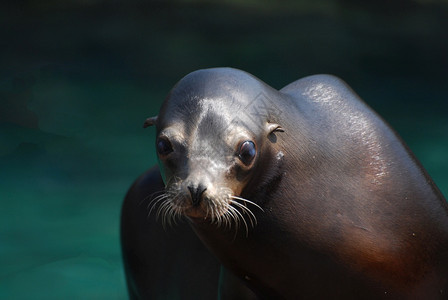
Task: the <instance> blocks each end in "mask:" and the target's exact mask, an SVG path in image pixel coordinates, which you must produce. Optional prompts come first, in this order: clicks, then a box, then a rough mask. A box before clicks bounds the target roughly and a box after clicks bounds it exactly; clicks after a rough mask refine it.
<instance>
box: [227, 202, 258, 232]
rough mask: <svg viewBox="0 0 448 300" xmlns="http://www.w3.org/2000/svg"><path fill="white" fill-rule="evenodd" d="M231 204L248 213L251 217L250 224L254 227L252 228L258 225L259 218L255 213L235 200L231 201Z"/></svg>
mask: <svg viewBox="0 0 448 300" xmlns="http://www.w3.org/2000/svg"><path fill="white" fill-rule="evenodd" d="M231 203H232V204H234V205H236V206H238V207H240V208H241V210H242V211H243V213H247V214H248V215H249V220H250V224H251V225H252V227H255V225H256V224H257V217H255V215H254V213H253V212H252V211H251V210H250V209H249V208H247V207H246V206H244V205H242V204H241V203H238V202H236V201H233V200H231Z"/></svg>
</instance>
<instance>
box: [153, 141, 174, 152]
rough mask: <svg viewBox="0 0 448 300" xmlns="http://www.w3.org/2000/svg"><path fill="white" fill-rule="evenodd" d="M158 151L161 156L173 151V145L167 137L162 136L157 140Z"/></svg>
mask: <svg viewBox="0 0 448 300" xmlns="http://www.w3.org/2000/svg"><path fill="white" fill-rule="evenodd" d="M156 147H157V153H159V155H161V156H165V155H168V154H170V153H171V152H173V146H172V145H171V142H170V141H169V140H168V139H167V138H166V137H160V138H159V139H158V140H157V146H156Z"/></svg>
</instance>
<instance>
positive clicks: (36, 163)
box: [0, 0, 448, 299]
mask: <svg viewBox="0 0 448 300" xmlns="http://www.w3.org/2000/svg"><path fill="white" fill-rule="evenodd" d="M273 3H274V2H268V1H264V2H262V3H260V4H257V3H256V2H252V1H251V2H247V3H246V4H239V3H238V1H229V2H228V4H225V5H220V6H216V5H213V4H210V3H209V2H207V1H200V2H199V1H176V2H157V1H154V2H150V1H149V2H143V1H127V2H125V1H109V2H107V1H76V0H72V1H67V2H66V3H65V4H63V5H62V4H60V3H57V2H56V1H40V2H38V3H33V2H32V1H21V2H17V3H16V2H11V3H8V2H2V4H0V25H1V27H0V28H2V30H1V31H0V37H2V38H1V39H0V41H1V42H0V67H1V68H0V101H1V102H0V104H1V106H0V299H125V298H126V297H127V295H126V290H125V282H124V275H123V270H122V265H121V257H120V248H119V234H118V228H119V214H120V205H121V201H122V199H123V196H124V195H125V193H126V190H127V188H128V187H129V185H130V184H131V182H132V181H133V179H134V178H135V177H136V176H137V175H138V174H140V173H141V172H143V171H144V170H145V169H146V168H147V167H149V166H151V165H153V164H155V156H154V151H153V138H154V132H153V130H152V129H151V128H149V129H147V130H143V129H142V124H143V121H144V120H145V118H146V117H148V116H151V115H155V114H156V113H157V111H158V107H159V105H160V103H161V102H162V101H163V98H164V97H165V95H166V94H167V92H168V91H169V89H170V88H171V87H172V85H173V84H174V83H175V82H176V81H177V80H179V79H180V78H181V77H182V76H184V75H186V74H187V73H189V72H191V71H193V70H196V69H199V68H205V67H214V66H233V67H237V68H241V69H243V70H246V71H249V72H251V73H253V74H254V75H256V76H258V77H260V78H261V79H262V80H264V81H265V82H267V83H269V84H271V85H272V86H274V87H276V88H281V87H282V86H284V85H286V84H288V83H290V82H291V81H293V80H296V79H298V78H300V77H303V76H306V75H311V74H316V73H332V74H336V75H338V76H340V77H342V78H343V79H345V80H346V81H347V82H348V83H349V84H350V85H351V86H352V87H353V88H354V89H355V90H356V91H357V92H358V93H359V94H360V95H361V97H362V98H364V99H365V100H366V101H367V102H368V103H369V104H370V105H371V106H372V107H374V108H375V109H376V110H377V111H378V112H379V113H380V114H381V115H382V116H383V117H384V118H385V119H386V120H387V121H388V122H389V123H391V124H392V125H393V127H394V128H395V129H396V130H397V131H398V132H399V133H400V135H402V137H403V138H404V140H405V141H406V142H407V143H408V144H409V146H410V147H411V149H412V150H413V151H414V152H415V154H416V155H417V157H418V158H419V159H420V160H421V162H422V163H423V165H424V166H425V168H426V169H427V170H428V172H429V173H430V174H431V176H432V177H433V179H434V180H435V182H436V183H437V184H438V186H439V188H440V189H441V190H442V192H443V193H444V194H445V195H447V194H448V175H447V171H448V155H447V154H448V97H447V96H446V95H447V94H448V58H447V54H448V32H447V31H446V28H448V17H447V16H448V14H447V12H448V9H447V6H446V5H443V4H437V2H431V3H433V4H424V2H411V1H401V2H400V5H398V4H395V5H389V4H388V3H386V2H384V3H383V2H378V3H377V2H375V4H373V5H368V3H370V2H368V1H367V2H365V3H367V4H366V5H367V6H366V7H359V6H356V5H355V3H354V2H350V1H330V0H328V1H323V0H320V1H317V2H313V3H314V4H312V5H311V4H307V3H306V2H294V3H295V5H292V4H291V3H290V2H288V1H286V2H282V3H281V4H278V5H274V4H273ZM372 3H373V2H372ZM397 3H398V2H397Z"/></svg>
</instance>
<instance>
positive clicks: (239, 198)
mask: <svg viewBox="0 0 448 300" xmlns="http://www.w3.org/2000/svg"><path fill="white" fill-rule="evenodd" d="M230 197H231V198H232V199H237V200H241V201H243V202H246V203H249V204H252V205H254V206H255V207H258V208H259V209H261V211H263V212H264V209H263V208H261V206H260V205H258V204H257V203H255V202H253V201H250V200H247V199H244V198H241V197H237V196H230Z"/></svg>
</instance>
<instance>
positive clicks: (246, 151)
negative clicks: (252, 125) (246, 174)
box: [238, 141, 257, 166]
mask: <svg viewBox="0 0 448 300" xmlns="http://www.w3.org/2000/svg"><path fill="white" fill-rule="evenodd" d="M256 154H257V150H256V149H255V144H254V142H252V141H245V142H243V143H242V144H241V146H240V149H239V152H238V157H239V158H240V159H241V161H242V162H243V163H244V164H245V165H246V166H248V165H250V164H251V163H252V161H253V160H254V158H255V155H256Z"/></svg>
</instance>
